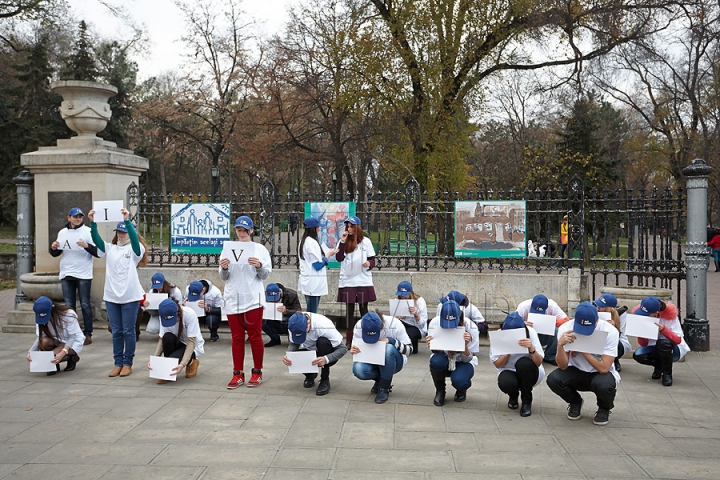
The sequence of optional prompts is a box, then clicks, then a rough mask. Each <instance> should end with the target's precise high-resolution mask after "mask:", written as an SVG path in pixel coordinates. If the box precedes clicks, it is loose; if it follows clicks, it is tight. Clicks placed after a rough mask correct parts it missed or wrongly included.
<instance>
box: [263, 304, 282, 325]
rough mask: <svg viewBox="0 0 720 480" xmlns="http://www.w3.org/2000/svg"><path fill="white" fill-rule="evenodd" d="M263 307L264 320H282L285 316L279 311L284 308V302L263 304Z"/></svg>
mask: <svg viewBox="0 0 720 480" xmlns="http://www.w3.org/2000/svg"><path fill="white" fill-rule="evenodd" d="M262 306H263V320H275V321H280V320H282V318H283V314H282V313H280V312H279V311H278V308H280V307H282V306H283V304H282V302H275V303H273V302H262Z"/></svg>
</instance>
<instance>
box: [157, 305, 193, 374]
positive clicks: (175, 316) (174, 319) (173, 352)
mask: <svg viewBox="0 0 720 480" xmlns="http://www.w3.org/2000/svg"><path fill="white" fill-rule="evenodd" d="M158 315H159V316H160V339H159V340H158V344H157V347H156V348H155V356H156V357H159V356H160V355H162V356H164V357H166V358H177V359H178V360H179V362H178V364H177V366H176V367H175V368H173V369H172V371H171V375H177V374H179V373H180V372H182V371H183V369H185V378H193V377H195V376H196V375H197V372H198V367H199V366H200V358H199V357H200V356H202V354H203V353H205V349H204V348H203V346H204V345H205V340H204V339H203V336H202V333H201V332H200V324H199V323H198V318H197V315H195V312H193V311H192V310H191V309H189V308H184V307H181V306H179V305H178V304H177V302H176V301H175V299H174V298H168V299H167V300H163V301H162V302H161V303H160V307H159V308H158ZM148 370H152V367H151V366H150V362H148ZM167 382H168V380H161V379H158V381H157V383H159V384H163V383H167Z"/></svg>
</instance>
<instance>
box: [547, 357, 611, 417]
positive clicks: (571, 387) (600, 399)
mask: <svg viewBox="0 0 720 480" xmlns="http://www.w3.org/2000/svg"><path fill="white" fill-rule="evenodd" d="M547 384H548V387H550V390H552V391H553V392H554V393H555V394H556V395H558V396H560V398H562V399H563V400H565V401H566V402H567V403H580V401H581V400H582V396H580V394H579V393H578V392H593V393H594V394H595V396H596V397H597V406H598V407H600V408H604V409H605V410H612V408H613V407H614V406H615V404H614V403H613V402H614V401H615V393H616V392H617V389H616V386H617V384H616V382H615V377H613V375H612V373H610V372H608V373H600V372H583V371H582V370H580V369H578V368H577V367H572V366H570V367H567V368H566V369H565V370H560V369H559V368H558V369H556V370H554V371H553V372H552V373H551V374H550V375H548V377H547Z"/></svg>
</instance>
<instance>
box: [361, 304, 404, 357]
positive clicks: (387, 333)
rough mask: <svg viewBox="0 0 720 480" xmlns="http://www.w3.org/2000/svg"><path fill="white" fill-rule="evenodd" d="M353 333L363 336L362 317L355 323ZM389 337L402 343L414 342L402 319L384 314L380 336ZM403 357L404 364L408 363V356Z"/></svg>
mask: <svg viewBox="0 0 720 480" xmlns="http://www.w3.org/2000/svg"><path fill="white" fill-rule="evenodd" d="M353 335H354V336H355V338H362V319H360V320H358V321H357V322H356V323H355V327H354V328H353ZM388 337H392V338H394V339H395V340H397V341H399V342H400V343H404V344H406V345H410V344H411V343H412V341H411V340H410V337H408V334H407V331H406V330H405V326H404V325H403V323H402V322H401V321H400V320H398V319H397V318H395V317H391V316H390V315H383V328H382V329H380V338H388ZM402 357H403V365H405V364H406V363H407V357H406V356H405V355H403V356H402Z"/></svg>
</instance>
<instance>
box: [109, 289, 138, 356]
mask: <svg viewBox="0 0 720 480" xmlns="http://www.w3.org/2000/svg"><path fill="white" fill-rule="evenodd" d="M105 308H107V316H108V320H109V321H110V328H111V329H112V343H113V358H114V359H115V366H116V367H124V366H128V367H132V364H133V357H135V341H136V340H137V339H136V338H135V322H136V321H137V313H138V309H139V308H140V302H130V303H112V302H105Z"/></svg>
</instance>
